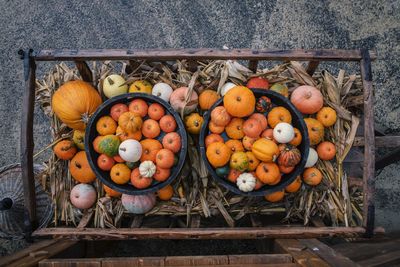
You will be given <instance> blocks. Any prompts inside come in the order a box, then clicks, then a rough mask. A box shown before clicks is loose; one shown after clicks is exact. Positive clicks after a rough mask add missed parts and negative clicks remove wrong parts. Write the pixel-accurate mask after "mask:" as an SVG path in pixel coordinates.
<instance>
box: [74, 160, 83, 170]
mask: <svg viewBox="0 0 400 267" xmlns="http://www.w3.org/2000/svg"><path fill="white" fill-rule="evenodd" d="M75 166H76V167H77V168H78V169H80V168H82V165H81V164H79V163H78V162H76V161H75Z"/></svg>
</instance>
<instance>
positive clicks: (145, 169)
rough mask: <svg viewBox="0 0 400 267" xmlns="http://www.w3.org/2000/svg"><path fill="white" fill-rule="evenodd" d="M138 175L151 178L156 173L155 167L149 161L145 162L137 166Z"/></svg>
mask: <svg viewBox="0 0 400 267" xmlns="http://www.w3.org/2000/svg"><path fill="white" fill-rule="evenodd" d="M139 172H140V175H141V176H143V177H147V178H151V177H153V175H154V174H155V173H156V165H155V164H154V163H153V162H152V161H151V160H146V161H143V162H142V163H140V165H139Z"/></svg>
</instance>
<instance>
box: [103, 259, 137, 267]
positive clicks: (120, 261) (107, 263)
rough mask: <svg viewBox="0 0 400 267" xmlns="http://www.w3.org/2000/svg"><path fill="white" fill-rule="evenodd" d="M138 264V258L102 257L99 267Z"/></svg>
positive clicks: (126, 266)
mask: <svg viewBox="0 0 400 267" xmlns="http://www.w3.org/2000/svg"><path fill="white" fill-rule="evenodd" d="M136 266H139V258H137V257H130V258H104V259H102V260H101V267H136Z"/></svg>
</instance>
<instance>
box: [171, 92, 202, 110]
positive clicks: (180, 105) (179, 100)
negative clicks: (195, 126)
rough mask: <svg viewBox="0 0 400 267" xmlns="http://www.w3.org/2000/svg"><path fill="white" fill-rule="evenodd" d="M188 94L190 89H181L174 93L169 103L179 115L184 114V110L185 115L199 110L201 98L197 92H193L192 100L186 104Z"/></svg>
mask: <svg viewBox="0 0 400 267" xmlns="http://www.w3.org/2000/svg"><path fill="white" fill-rule="evenodd" d="M188 94H189V88H187V87H180V88H178V89H175V90H174V91H173V92H172V94H171V96H170V98H169V103H170V104H171V106H172V108H173V109H174V110H175V111H177V112H178V113H182V110H184V112H183V113H184V114H190V113H192V112H193V111H195V109H196V108H197V102H198V98H199V97H198V95H197V93H196V91H194V90H192V92H191V96H190V99H188V103H187V104H186V98H189V95H188Z"/></svg>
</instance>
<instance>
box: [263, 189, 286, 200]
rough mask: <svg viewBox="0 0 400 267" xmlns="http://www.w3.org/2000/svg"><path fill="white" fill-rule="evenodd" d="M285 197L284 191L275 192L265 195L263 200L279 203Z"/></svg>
mask: <svg viewBox="0 0 400 267" xmlns="http://www.w3.org/2000/svg"><path fill="white" fill-rule="evenodd" d="M284 197H285V191H284V190H282V191H277V192H274V193H272V194H269V195H265V196H264V198H265V200H267V201H269V202H279V201H281V200H282V199H283V198H284Z"/></svg>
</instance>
